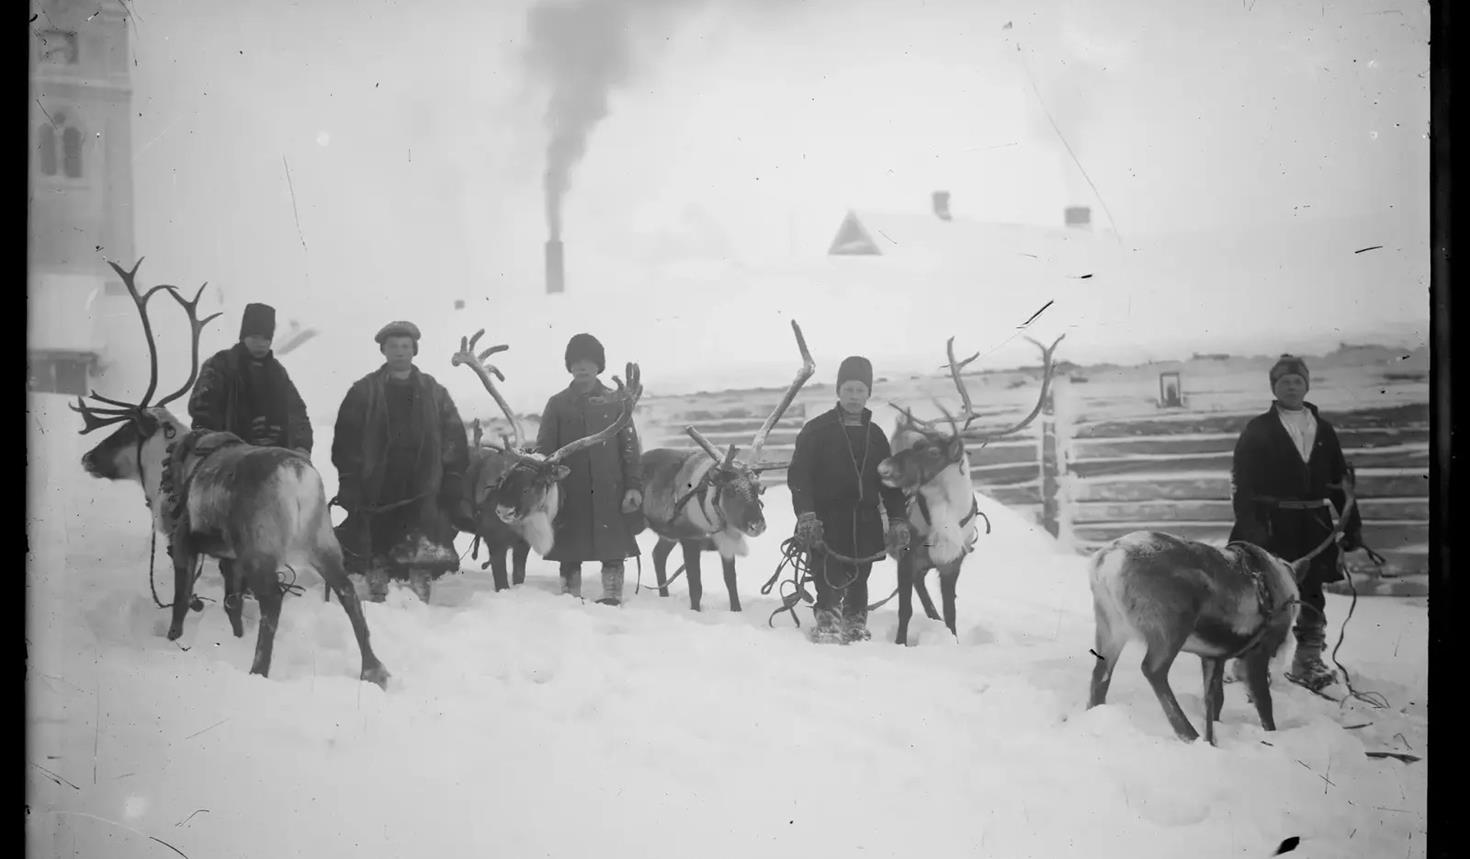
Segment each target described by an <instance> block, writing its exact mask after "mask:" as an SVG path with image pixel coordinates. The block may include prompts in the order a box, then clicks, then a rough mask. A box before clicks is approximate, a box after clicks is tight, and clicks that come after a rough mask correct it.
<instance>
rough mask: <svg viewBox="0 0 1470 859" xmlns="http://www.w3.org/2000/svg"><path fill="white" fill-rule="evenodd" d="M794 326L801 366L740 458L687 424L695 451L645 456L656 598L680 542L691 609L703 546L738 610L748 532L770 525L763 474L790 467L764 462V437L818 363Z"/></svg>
mask: <svg viewBox="0 0 1470 859" xmlns="http://www.w3.org/2000/svg"><path fill="white" fill-rule="evenodd" d="M791 328H792V330H793V331H794V332H796V345H797V348H798V349H800V351H801V369H800V370H798V371H797V373H796V378H795V380H793V381H792V383H791V385H790V386H789V387H788V388H787V389H786V392H785V394H783V395H782V397H781V401H780V402H779V403H777V404H776V408H775V409H774V410H772V412H771V414H770V415H769V416H767V418H766V420H765V423H763V424H762V425H761V428H760V429H759V430H757V431H756V434H755V438H754V439H753V440H752V441H751V443H750V450H749V451H748V452H747V453H746V455H745V456H744V457H737V456H736V455H735V454H736V451H737V448H736V446H735V445H733V444H732V445H730V448H729V450H727V451H726V452H725V454H724V455H723V456H722V455H721V454H720V452H719V450H718V449H717V448H716V447H715V446H714V445H713V444H711V443H710V441H709V439H707V438H705V436H704V434H703V433H701V432H700V431H699V430H697V429H695V428H694V427H692V426H689V427H685V428H684V432H686V433H688V434H689V437H690V438H692V439H694V441H695V442H696V443H697V444H698V445H699V448H698V449H689V450H676V449H673V448H655V449H653V450H650V451H647V452H645V453H644V454H643V515H644V517H645V518H646V519H647V521H648V527H649V528H650V529H651V530H652V531H653V532H654V533H655V534H657V535H658V545H656V546H654V549H653V569H654V575H655V576H656V577H657V579H658V595H659V596H661V597H666V596H668V595H669V590H668V586H667V584H668V578H667V575H666V573H665V570H666V566H667V563H668V558H669V554H670V553H671V552H673V550H674V546H676V545H678V546H681V547H682V548H683V550H684V570H685V573H686V574H687V575H688V578H689V607H690V608H692V609H693V610H695V611H699V601H700V598H701V597H702V596H703V594H704V585H703V582H702V581H701V578H700V569H699V556H700V553H701V552H705V551H717V552H719V553H720V562H721V564H722V565H723V567H724V573H725V589H726V590H727V591H728V592H729V594H730V611H740V592H739V590H738V589H737V588H736V584H735V559H736V558H737V557H744V556H745V555H746V554H748V553H749V551H750V550H749V548H748V547H747V546H746V543H745V538H746V537H747V536H750V537H759V536H760V535H761V534H763V533H765V530H766V517H765V508H764V505H763V504H762V503H761V494H762V493H764V492H765V487H764V485H763V484H762V483H761V472H762V471H767V470H770V469H777V468H785V467H786V463H763V462H761V454H762V451H763V450H764V449H765V445H766V438H767V437H768V436H769V435H770V434H771V428H772V427H774V426H775V425H776V422H777V421H779V420H780V419H781V416H782V415H783V414H785V413H786V409H787V408H789V407H790V406H791V402H792V401H793V400H794V399H796V394H797V392H798V391H800V390H801V386H802V385H804V384H806V381H807V380H808V379H810V378H811V377H812V374H813V373H815V372H816V368H817V367H816V364H815V362H813V361H812V356H811V352H809V351H808V350H807V346H806V338H805V337H803V336H802V333H801V326H800V325H797V324H796V321H795V320H792V322H791ZM706 454H707V455H706Z"/></svg>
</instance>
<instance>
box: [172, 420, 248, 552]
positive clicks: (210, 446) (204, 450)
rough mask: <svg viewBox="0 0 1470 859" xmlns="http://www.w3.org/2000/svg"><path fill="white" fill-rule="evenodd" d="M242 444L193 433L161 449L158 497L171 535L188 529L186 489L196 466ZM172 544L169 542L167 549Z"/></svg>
mask: <svg viewBox="0 0 1470 859" xmlns="http://www.w3.org/2000/svg"><path fill="white" fill-rule="evenodd" d="M165 432H167V430H165ZM244 443H245V442H244V440H243V439H241V438H240V437H239V436H236V435H233V434H231V433H225V432H215V431H214V430H206V429H196V430H190V431H189V432H187V433H185V434H184V435H183V436H181V437H180V438H178V439H176V440H174V441H173V442H171V443H170V444H169V445H168V447H167V448H165V449H164V459H163V476H162V477H161V478H160V479H159V483H158V494H159V497H160V499H161V500H162V504H163V507H162V516H163V519H164V522H165V524H166V525H167V526H168V533H169V534H170V535H175V534H178V533H179V528H180V527H181V526H183V527H185V528H187V521H186V520H187V518H188V516H187V514H188V500H189V486H190V484H191V483H192V481H193V479H194V473H195V472H196V471H198V470H199V466H200V465H201V464H203V463H204V461H205V460H206V459H208V458H209V457H211V456H213V455H214V454H216V453H218V452H219V451H221V450H224V449H225V448H227V447H234V446H236V445H241V444H244ZM171 544H172V538H171V540H170V548H172V545H171Z"/></svg>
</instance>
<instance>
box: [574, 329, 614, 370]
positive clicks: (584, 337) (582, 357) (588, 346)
mask: <svg viewBox="0 0 1470 859" xmlns="http://www.w3.org/2000/svg"><path fill="white" fill-rule="evenodd" d="M578 361H591V362H592V363H594V364H596V365H597V372H599V373H601V372H602V371H603V370H606V369H607V353H605V352H604V351H603V349H602V344H601V343H599V342H598V341H597V338H596V337H593V336H592V335H591V334H577V335H575V336H574V337H572V339H571V340H568V341H567V371H568V372H570V371H571V369H572V365H573V364H575V363H577V362H578Z"/></svg>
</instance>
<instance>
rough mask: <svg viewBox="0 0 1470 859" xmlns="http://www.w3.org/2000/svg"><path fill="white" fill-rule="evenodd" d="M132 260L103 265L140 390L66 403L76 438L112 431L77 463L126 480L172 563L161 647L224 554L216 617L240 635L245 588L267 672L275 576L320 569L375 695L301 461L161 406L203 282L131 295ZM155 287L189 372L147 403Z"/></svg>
mask: <svg viewBox="0 0 1470 859" xmlns="http://www.w3.org/2000/svg"><path fill="white" fill-rule="evenodd" d="M142 264H143V261H142V260H141V259H139V260H138V262H137V264H135V265H134V266H133V269H132V271H124V270H123V269H122V268H121V267H120V266H118V265H117V264H116V263H109V265H111V266H112V268H113V270H114V271H116V272H117V273H118V276H119V277H121V278H122V281H123V285H124V286H126V287H127V290H128V293H129V294H130V295H131V296H132V299H133V303H134V305H135V306H136V307H137V310H138V315H139V316H140V317H141V318H142V320H143V335H144V337H146V338H147V341H148V360H149V380H148V388H147V390H146V391H145V392H144V394H143V398H142V399H141V400H139V401H138V402H137V403H129V402H124V401H120V400H112V399H108V398H106V397H102V396H99V395H98V394H97V393H96V392H95V391H94V392H93V393H92V395H91V398H92V399H94V400H96V401H98V402H100V403H104V404H105V405H104V406H101V407H95V406H88V405H87V404H86V403H85V402H84V401H83V400H82V398H80V397H78V398H77V403H76V405H74V406H72V407H71V408H72V410H73V411H76V412H79V413H80V414H81V415H82V419H83V421H84V424H85V425H84V427H83V429H82V430H81V432H82V433H83V434H86V433H90V432H92V431H93V430H97V429H100V428H102V427H105V426H111V425H113V424H121V426H120V427H118V429H117V430H115V431H114V432H113V433H112V434H111V435H109V436H108V437H107V438H105V439H103V440H102V442H101V443H100V444H98V445H97V446H96V447H94V448H92V449H91V450H89V451H87V453H86V454H85V455H83V456H82V467H83V468H84V469H85V470H86V471H87V473H88V474H90V475H92V476H93V477H98V478H103V479H106V480H134V481H137V482H138V483H139V484H140V485H141V486H142V487H143V495H144V497H145V498H146V499H147V502H148V507H149V509H150V510H151V511H152V512H153V526H154V528H155V529H156V531H157V533H159V534H162V535H163V536H164V537H166V538H167V540H168V553H169V555H170V556H171V557H172V558H173V565H174V601H173V605H172V608H173V617H172V622H171V623H170V624H169V628H168V639H169V641H175V640H177V639H178V638H179V636H180V635H182V634H183V631H184V617H185V614H186V612H187V610H188V607H189V604H190V597H191V595H192V592H193V586H194V577H193V571H194V569H195V566H196V563H197V562H198V561H199V560H200V557H199V556H200V555H208V556H210V557H213V558H217V559H220V558H227V559H234V561H235V563H234V565H233V573H232V574H231V575H227V576H225V603H224V604H225V613H226V615H227V616H228V617H229V619H230V628H231V629H232V630H233V632H234V633H235V637H236V638H240V637H243V636H244V634H245V630H244V626H243V624H242V623H241V618H240V615H241V610H242V608H243V606H242V605H241V597H242V593H243V589H244V587H245V586H246V585H247V584H248V586H249V588H250V590H251V592H253V593H254V594H255V597H256V599H257V600H259V602H260V629H259V632H258V635H257V637H256V642H255V661H254V664H253V665H252V666H251V668H250V673H252V674H259V675H261V676H262V677H264V676H268V675H269V673H270V666H271V650H272V647H273V645H274V642H275V634H276V626H277V624H278V622H279V619H280V614H281V602H282V599H283V589H282V588H281V586H280V584H279V582H278V580H277V577H276V574H277V571H278V570H279V569H280V568H281V567H282V566H283V565H285V566H287V567H290V566H291V565H293V564H295V565H303V566H308V567H311V568H313V569H315V570H317V571H318V572H319V573H320V574H321V576H322V578H323V579H325V580H326V583H327V586H328V587H329V588H330V589H331V590H332V591H335V592H336V594H337V597H338V599H339V600H340V602H341V603H342V608H343V609H344V610H345V611H346V612H347V618H348V620H349V621H351V623H352V631H353V633H354V635H356V637H357V645H358V648H359V650H360V651H361V653H362V675H361V676H362V679H363V680H367V681H370V682H373V683H376V684H378V685H379V686H382V687H384V688H386V686H387V681H388V677H389V675H388V670H387V669H386V668H384V667H383V664H382V663H381V662H379V661H378V657H377V656H376V655H374V654H373V649H372V646H371V645H370V644H369V643H368V628H367V621H366V619H365V618H364V617H363V614H362V607H361V606H360V605H359V604H358V601H357V592H356V590H354V589H353V586H352V584H351V582H350V581H349V580H348V578H347V571H346V570H345V569H344V568H343V566H342V549H341V546H340V545H338V543H337V539H336V537H335V536H334V535H333V533H332V522H331V518H330V516H328V513H327V499H326V492H325V490H324V488H323V487H322V479H321V475H320V474H318V473H317V471H316V469H315V468H313V467H312V464H311V461H310V460H309V459H308V458H307V457H305V456H303V455H301V454H299V453H296V452H295V451H291V450H286V449H284V448H278V447H252V446H250V445H248V444H246V443H245V442H244V441H243V440H241V439H240V438H239V437H238V436H235V435H233V434H231V433H223V432H210V431H207V430H195V431H191V430H190V429H189V428H188V427H187V426H185V425H184V424H183V423H182V422H180V421H179V420H178V419H177V418H175V417H174V416H173V414H172V413H170V412H169V410H168V409H167V408H165V406H167V405H168V404H169V403H171V402H173V401H174V400H176V399H178V398H179V397H181V396H183V395H184V394H185V393H186V392H188V390H189V388H190V387H192V386H193V384H194V381H195V379H196V378H197V377H198V375H199V335H200V332H201V331H202V330H203V329H204V326H205V325H207V324H208V323H209V322H210V321H211V320H213V319H214V318H215V317H216V316H218V315H219V314H217V313H216V314H213V315H211V316H209V317H206V318H205V319H202V320H201V319H199V317H198V306H199V296H200V294H202V293H203V291H204V287H203V286H201V287H200V288H199V292H198V293H195V295H194V299H193V300H192V301H185V300H184V298H183V297H182V296H180V295H179V293H178V290H177V288H175V287H173V286H166V285H160V286H155V287H153V288H152V289H150V290H148V292H147V293H144V294H142V295H139V293H138V289H137V286H136V283H135V280H134V278H135V276H136V275H137V272H138V267H139V266H141V265H142ZM161 289H162V290H166V291H167V292H168V293H169V295H171V296H172V297H173V298H174V300H176V301H177V302H179V304H180V305H182V306H183V308H184V310H185V312H186V313H187V314H188V317H189V327H190V336H191V337H192V341H193V343H192V356H191V368H192V369H191V371H190V373H189V379H188V381H186V382H185V383H184V384H183V386H182V387H181V388H179V389H178V390H177V391H175V392H173V393H172V394H169V395H168V396H166V397H164V398H163V399H161V400H159V401H158V402H156V403H150V400H151V399H152V397H153V394H154V392H155V391H156V390H157V387H158V346H157V343H156V342H155V341H154V338H153V328H152V324H151V322H150V320H149V317H148V308H147V305H148V300H149V299H150V298H152V296H153V294H154V293H155V292H157V291H159V290H161Z"/></svg>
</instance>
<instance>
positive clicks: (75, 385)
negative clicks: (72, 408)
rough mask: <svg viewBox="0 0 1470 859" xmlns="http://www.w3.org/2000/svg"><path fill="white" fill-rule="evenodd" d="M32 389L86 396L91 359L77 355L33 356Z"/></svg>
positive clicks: (31, 364) (31, 358)
mask: <svg viewBox="0 0 1470 859" xmlns="http://www.w3.org/2000/svg"><path fill="white" fill-rule="evenodd" d="M28 363H29V364H30V378H29V381H30V389H31V390H32V391H37V392H40V393H50V394H74V395H76V396H86V394H87V390H88V384H87V371H88V369H90V366H91V359H89V358H86V357H83V356H77V355H54V354H52V355H48V354H44V353H42V354H33V355H31V357H30V361H29V362H28Z"/></svg>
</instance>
